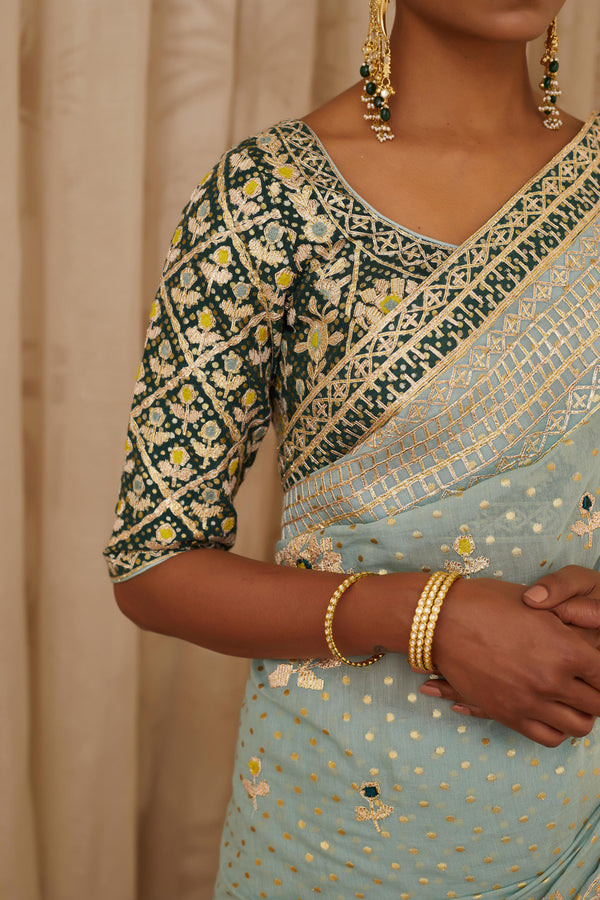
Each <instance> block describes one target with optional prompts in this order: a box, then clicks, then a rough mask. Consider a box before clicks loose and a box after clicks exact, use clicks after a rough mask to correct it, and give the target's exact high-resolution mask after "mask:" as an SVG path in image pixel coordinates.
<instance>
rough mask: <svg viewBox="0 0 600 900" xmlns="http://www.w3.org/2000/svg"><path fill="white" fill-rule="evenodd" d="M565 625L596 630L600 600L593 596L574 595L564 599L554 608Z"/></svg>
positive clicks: (599, 625)
mask: <svg viewBox="0 0 600 900" xmlns="http://www.w3.org/2000/svg"><path fill="white" fill-rule="evenodd" d="M554 614H555V615H556V616H558V618H559V619H560V620H561V622H564V623H565V625H577V626H578V628H587V629H592V630H594V631H595V630H597V629H598V628H600V601H599V600H596V599H595V598H594V597H576V598H573V599H572V600H565V602H564V603H561V604H560V606H557V607H556V609H555V610H554Z"/></svg>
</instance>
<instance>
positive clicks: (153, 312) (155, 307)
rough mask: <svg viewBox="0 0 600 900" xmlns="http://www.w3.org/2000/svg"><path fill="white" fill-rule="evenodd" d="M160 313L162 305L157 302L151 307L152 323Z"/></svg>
mask: <svg viewBox="0 0 600 900" xmlns="http://www.w3.org/2000/svg"><path fill="white" fill-rule="evenodd" d="M159 313H160V303H159V302H158V300H155V301H154V303H153V304H152V306H151V307H150V321H151V322H153V321H154V320H155V319H156V317H157V316H158V315H159Z"/></svg>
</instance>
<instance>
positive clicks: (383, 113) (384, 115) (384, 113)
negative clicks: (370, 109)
mask: <svg viewBox="0 0 600 900" xmlns="http://www.w3.org/2000/svg"><path fill="white" fill-rule="evenodd" d="M379 115H380V116H381V120H382V121H383V122H389V120H390V118H391V115H392V114H391V112H390V111H389V109H388V108H387V106H384V107H383V109H382V110H381V112H380V113H379Z"/></svg>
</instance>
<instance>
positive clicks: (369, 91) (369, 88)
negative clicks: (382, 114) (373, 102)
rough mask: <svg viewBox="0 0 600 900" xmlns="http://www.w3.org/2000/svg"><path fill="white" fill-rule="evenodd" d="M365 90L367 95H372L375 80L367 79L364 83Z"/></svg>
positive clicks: (375, 90)
mask: <svg viewBox="0 0 600 900" xmlns="http://www.w3.org/2000/svg"><path fill="white" fill-rule="evenodd" d="M365 91H366V92H367V94H369V96H371V97H372V96H373V94H375V93H376V92H377V85H376V84H375V82H374V81H367V83H366V85H365Z"/></svg>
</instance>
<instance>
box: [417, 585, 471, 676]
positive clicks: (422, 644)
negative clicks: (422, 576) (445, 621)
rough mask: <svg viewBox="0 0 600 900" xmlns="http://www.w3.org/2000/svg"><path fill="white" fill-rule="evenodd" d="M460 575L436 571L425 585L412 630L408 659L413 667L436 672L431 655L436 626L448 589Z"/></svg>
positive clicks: (430, 672)
mask: <svg viewBox="0 0 600 900" xmlns="http://www.w3.org/2000/svg"><path fill="white" fill-rule="evenodd" d="M460 577H461V576H460V575H459V574H458V573H457V572H451V573H448V572H434V573H433V575H432V576H431V578H430V579H429V581H428V582H427V584H426V585H425V587H424V589H423V592H422V594H421V596H420V597H419V602H418V603H417V608H416V609H415V615H414V618H413V622H412V627H411V630H410V641H409V645H408V660H409V662H410V664H411V666H412V667H413V669H417V670H418V671H421V672H428V673H429V674H432V673H434V672H435V666H434V665H433V660H432V657H431V648H432V645H433V634H434V632H435V626H436V624H437V619H438V616H439V614H440V609H441V608H442V603H443V602H444V600H445V599H446V595H447V593H448V591H449V590H450V588H451V587H452V585H453V584H454V582H455V581H456V580H457V578H460Z"/></svg>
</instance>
